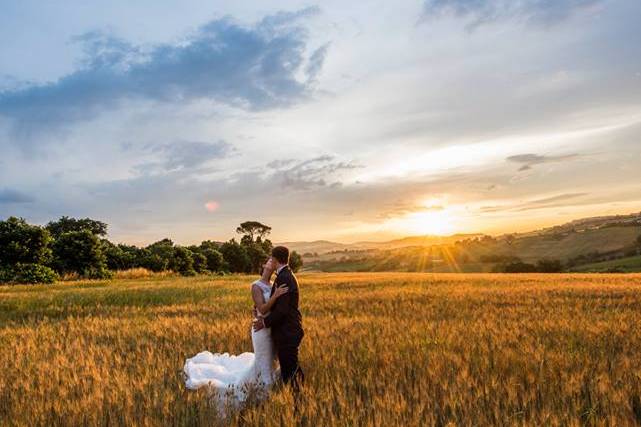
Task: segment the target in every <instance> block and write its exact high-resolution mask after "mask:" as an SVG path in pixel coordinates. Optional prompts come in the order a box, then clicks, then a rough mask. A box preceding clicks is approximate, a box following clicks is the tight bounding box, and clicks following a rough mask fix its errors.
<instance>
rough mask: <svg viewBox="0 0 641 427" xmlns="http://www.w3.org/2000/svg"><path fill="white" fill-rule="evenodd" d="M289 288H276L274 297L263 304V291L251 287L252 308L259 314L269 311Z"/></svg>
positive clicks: (256, 287) (257, 287)
mask: <svg viewBox="0 0 641 427" xmlns="http://www.w3.org/2000/svg"><path fill="white" fill-rule="evenodd" d="M288 290H289V288H287V286H280V287H278V288H276V291H275V292H274V295H272V296H271V298H269V301H267V302H265V298H264V297H263V291H262V290H261V289H260V287H259V286H256V285H254V286H252V299H253V300H254V306H255V307H256V309H257V310H258V312H259V313H260V314H265V313H267V312H269V310H271V308H272V306H273V305H274V303H275V302H276V300H277V299H278V297H280V296H281V295H283V294H286V293H287V291H288Z"/></svg>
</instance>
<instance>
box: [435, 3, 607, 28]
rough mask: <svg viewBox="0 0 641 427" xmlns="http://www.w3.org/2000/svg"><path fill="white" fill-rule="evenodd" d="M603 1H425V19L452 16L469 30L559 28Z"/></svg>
mask: <svg viewBox="0 0 641 427" xmlns="http://www.w3.org/2000/svg"><path fill="white" fill-rule="evenodd" d="M603 1H604V0H556V1H550V0H426V1H425V3H424V10H423V12H424V14H425V16H426V17H431V16H435V15H436V16H439V15H443V14H451V15H454V16H457V17H460V18H463V19H465V20H466V22H467V28H468V29H474V28H477V27H479V26H481V25H484V24H488V23H491V22H496V21H500V20H504V19H517V20H519V21H523V22H526V23H528V24H532V25H539V26H550V25H554V24H558V23H560V22H562V21H564V20H566V19H568V18H570V17H571V16H572V15H574V14H576V13H580V12H582V11H585V10H586V9H589V8H591V7H594V6H595V5H597V4H599V3H602V2H603Z"/></svg>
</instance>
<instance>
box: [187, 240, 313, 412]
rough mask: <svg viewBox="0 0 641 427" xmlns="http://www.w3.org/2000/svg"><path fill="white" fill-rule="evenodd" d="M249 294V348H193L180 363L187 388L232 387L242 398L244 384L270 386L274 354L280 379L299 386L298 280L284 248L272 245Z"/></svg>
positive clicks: (274, 374) (300, 329)
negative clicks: (191, 354) (236, 350)
mask: <svg viewBox="0 0 641 427" xmlns="http://www.w3.org/2000/svg"><path fill="white" fill-rule="evenodd" d="M274 273H275V278H274V279H273V283H272V282H271V278H272V275H273V274H274ZM251 296H252V299H253V301H254V321H253V324H252V344H253V347H254V352H253V353H242V354H240V355H238V356H230V355H229V354H228V353H224V354H220V353H217V354H212V353H210V352H208V351H204V352H201V353H198V354H197V355H196V356H194V357H192V358H191V359H187V361H186V362H185V367H184V373H185V375H186V380H185V384H186V386H187V388H190V389H197V388H200V387H202V386H209V387H213V388H215V389H217V390H218V391H220V392H221V393H220V395H229V393H230V392H231V393H232V394H233V396H235V397H236V398H237V399H238V400H243V399H244V397H245V391H246V388H247V386H249V385H253V386H259V387H261V388H263V389H264V390H265V391H267V390H269V388H270V387H271V385H272V384H273V383H274V381H275V380H276V378H277V376H278V375H277V372H278V370H276V369H274V362H275V359H278V362H279V364H280V377H281V378H282V381H283V383H284V384H288V385H291V387H292V388H293V390H294V391H295V392H297V391H298V388H299V386H300V384H301V382H302V381H303V378H304V376H303V371H302V369H301V368H300V366H299V364H298V348H299V346H300V343H301V341H302V339H303V335H304V333H303V325H302V318H301V314H300V311H299V309H298V299H299V293H298V281H297V280H296V276H294V273H293V272H292V270H291V268H290V267H289V249H287V248H286V247H284V246H277V247H275V248H274V249H273V250H272V256H271V257H270V258H269V259H268V260H267V261H266V262H265V264H264V265H263V271H262V274H261V278H260V279H258V280H256V281H255V282H253V283H252V285H251Z"/></svg>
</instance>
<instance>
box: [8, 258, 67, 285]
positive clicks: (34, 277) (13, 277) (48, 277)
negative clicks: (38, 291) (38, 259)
mask: <svg viewBox="0 0 641 427" xmlns="http://www.w3.org/2000/svg"><path fill="white" fill-rule="evenodd" d="M58 279H59V277H58V274H57V273H56V272H55V271H53V270H52V269H51V268H49V267H46V266H44V265H40V264H33V263H27V264H25V263H17V264H15V265H14V266H13V267H6V268H4V269H2V270H0V282H2V283H29V284H35V283H53V282H55V281H56V280H58Z"/></svg>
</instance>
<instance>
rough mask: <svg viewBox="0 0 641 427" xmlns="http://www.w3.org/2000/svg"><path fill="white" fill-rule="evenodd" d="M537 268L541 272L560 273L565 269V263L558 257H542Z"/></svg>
mask: <svg viewBox="0 0 641 427" xmlns="http://www.w3.org/2000/svg"><path fill="white" fill-rule="evenodd" d="M536 270H537V271H538V272H539V273H560V272H562V271H563V263H561V261H559V260H558V259H540V260H539V261H538V262H537V263H536Z"/></svg>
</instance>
